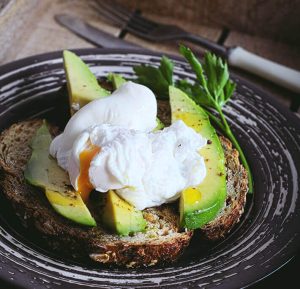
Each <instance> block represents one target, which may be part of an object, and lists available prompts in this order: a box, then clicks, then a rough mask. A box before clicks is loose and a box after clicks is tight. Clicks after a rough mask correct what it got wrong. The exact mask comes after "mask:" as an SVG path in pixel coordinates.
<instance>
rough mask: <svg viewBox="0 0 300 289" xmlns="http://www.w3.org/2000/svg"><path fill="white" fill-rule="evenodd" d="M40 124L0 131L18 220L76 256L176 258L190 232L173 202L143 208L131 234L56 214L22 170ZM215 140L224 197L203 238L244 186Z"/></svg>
mask: <svg viewBox="0 0 300 289" xmlns="http://www.w3.org/2000/svg"><path fill="white" fill-rule="evenodd" d="M41 124H42V121H41V120H30V121H24V122H20V123H17V124H14V125H12V126H11V127H10V128H8V129H7V130H6V131H4V132H2V134H1V136H0V168H1V172H0V186H1V187H2V188H3V190H2V191H3V194H4V195H5V196H6V198H7V199H8V200H9V201H10V202H11V204H12V205H13V207H14V209H15V211H16V213H17V215H18V216H19V217H20V219H21V220H22V223H24V225H26V226H27V227H32V228H36V229H37V230H38V231H39V232H40V233H41V234H42V235H43V236H44V239H45V241H46V242H47V244H48V246H49V247H50V248H51V249H52V250H54V251H58V252H65V253H66V252H68V254H69V255H71V256H74V257H76V258H77V257H84V256H89V257H90V258H91V259H92V260H94V261H97V262H100V263H104V264H115V265H119V266H127V267H140V266H153V265H155V264H164V263H169V262H174V261H175V260H177V259H178V257H179V256H180V255H181V254H182V253H183V251H184V249H185V248H186V247H187V246H188V245H189V242H190V240H191V238H192V235H193V232H192V231H189V230H184V231H182V230H181V229H180V228H179V213H178V211H177V209H176V207H174V206H173V205H168V204H167V205H163V206H160V207H156V208H149V209H146V210H144V211H143V215H144V218H145V219H146V221H147V228H146V231H145V232H139V233H135V234H133V235H131V236H118V235H116V234H111V233H110V232H108V231H106V230H105V228H103V227H102V226H101V223H99V224H98V226H97V227H95V228H89V227H84V226H80V225H77V224H75V223H73V222H71V221H69V220H67V219H65V218H63V217H62V216H60V215H58V214H57V213H56V212H55V211H54V210H53V209H52V207H51V206H50V204H49V203H48V201H47V200H46V198H45V196H44V194H43V192H42V191H41V190H40V189H38V188H36V187H33V186H31V185H28V184H27V183H26V182H25V179H24V176H23V170H24V168H25V165H26V163H27V161H28V159H29V158H30V155H31V149H30V147H29V144H30V141H31V139H32V137H33V136H34V134H35V132H36V130H37V129H38V128H39V126H40V125H41ZM54 130H55V129H54ZM20 140H21V141H20ZM221 142H222V144H223V148H224V151H225V156H226V166H227V174H228V176H227V190H228V192H229V196H230V199H229V198H228V202H229V203H228V204H227V205H226V206H225V204H224V209H223V211H222V212H221V213H220V214H219V216H218V217H217V219H216V220H214V221H212V222H210V223H209V224H207V225H206V226H205V227H204V228H203V229H202V232H203V234H204V235H205V236H206V237H207V238H209V239H217V238H220V237H222V236H224V235H225V234H226V233H227V232H228V230H230V229H231V228H232V227H233V225H234V224H235V223H236V222H237V221H238V220H239V217H240V215H241V213H242V211H243V207H244V204H245V195H246V192H247V175H246V173H245V170H244V168H243V167H242V166H241V165H240V163H239V160H238V154H237V153H236V151H235V150H234V149H232V146H231V143H230V142H229V141H228V140H226V139H225V138H221ZM91 210H92V214H93V215H94V216H95V218H96V219H97V220H99V219H101V218H99V217H97V215H98V214H99V210H93V209H92V208H91Z"/></svg>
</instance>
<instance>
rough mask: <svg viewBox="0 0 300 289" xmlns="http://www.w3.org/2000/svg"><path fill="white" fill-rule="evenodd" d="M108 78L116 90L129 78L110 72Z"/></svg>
mask: <svg viewBox="0 0 300 289" xmlns="http://www.w3.org/2000/svg"><path fill="white" fill-rule="evenodd" d="M107 79H108V80H109V81H110V82H112V85H113V88H114V90H116V89H118V88H119V87H120V86H121V85H122V84H123V83H125V82H126V81H127V80H126V79H125V78H124V77H123V76H122V75H120V74H116V73H109V74H108V76H107Z"/></svg>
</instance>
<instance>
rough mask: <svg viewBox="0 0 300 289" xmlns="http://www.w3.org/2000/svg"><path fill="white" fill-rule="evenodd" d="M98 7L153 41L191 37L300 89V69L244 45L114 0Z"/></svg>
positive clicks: (234, 63) (109, 17)
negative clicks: (185, 27) (152, 17)
mask: <svg viewBox="0 0 300 289" xmlns="http://www.w3.org/2000/svg"><path fill="white" fill-rule="evenodd" d="M94 3H95V4H94V8H95V9H97V11H98V12H99V14H101V15H102V16H103V17H105V18H106V19H107V20H109V21H110V22H113V23H114V24H117V25H118V26H120V27H122V28H125V29H126V30H127V31H128V32H130V33H132V34H134V35H136V36H138V37H141V38H144V39H146V40H149V41H157V42H161V41H168V40H169V41H170V40H187V41H190V42H193V43H195V44H198V45H200V46H202V47H204V48H206V49H208V50H210V51H212V52H214V53H215V54H217V55H219V56H221V57H223V58H225V59H227V61H228V63H229V64H230V65H232V66H235V67H238V68H241V69H243V70H246V71H248V72H251V73H253V74H256V75H259V76H261V77H262V78H265V79H268V80H270V81H272V82H274V83H276V84H278V85H281V86H283V87H285V88H288V89H290V90H292V91H294V92H297V93H300V72H299V71H297V70H294V69H292V68H289V67H286V66H284V65H281V64H278V63H276V62H273V61H270V60H268V59H266V58H263V57H261V56H258V55H256V54H254V53H252V52H250V51H247V50H246V49H244V48H242V47H239V46H237V47H225V46H222V45H219V44H217V43H215V42H213V41H210V40H208V39H206V38H204V37H201V36H197V35H194V34H191V33H189V32H187V31H185V30H183V29H182V28H180V27H178V26H175V25H166V24H162V23H158V22H155V21H152V20H150V19H147V18H145V17H143V16H141V15H139V14H138V13H133V12H131V11H129V10H127V9H126V8H124V7H122V6H120V5H118V4H116V3H115V2H113V1H110V3H109V4H108V3H107V2H105V1H97V2H94Z"/></svg>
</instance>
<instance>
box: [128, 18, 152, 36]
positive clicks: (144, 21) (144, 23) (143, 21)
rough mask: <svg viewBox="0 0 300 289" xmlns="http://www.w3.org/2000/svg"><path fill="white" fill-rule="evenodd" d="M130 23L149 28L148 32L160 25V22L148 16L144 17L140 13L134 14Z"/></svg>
mask: <svg viewBox="0 0 300 289" xmlns="http://www.w3.org/2000/svg"><path fill="white" fill-rule="evenodd" d="M128 25H132V26H135V27H136V28H137V29H138V28H141V29H143V30H147V31H148V32H149V31H151V30H152V29H154V28H156V27H157V26H158V24H157V23H155V22H154V21H152V20H148V19H147V18H144V17H142V16H140V15H134V16H133V17H132V18H131V19H130V21H129V23H128Z"/></svg>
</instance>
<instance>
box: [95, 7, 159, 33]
mask: <svg viewBox="0 0 300 289" xmlns="http://www.w3.org/2000/svg"><path fill="white" fill-rule="evenodd" d="M112 2H113V4H112V3H107V2H104V1H97V4H98V9H97V10H98V11H99V12H100V13H101V14H102V15H103V14H104V11H105V12H107V13H105V14H104V16H105V17H107V16H108V15H107V14H110V16H111V17H110V19H112V18H114V19H115V22H116V21H118V22H119V23H120V22H121V21H122V25H123V26H125V24H127V27H128V26H130V28H132V30H138V31H140V32H141V33H148V32H149V31H150V30H152V29H154V28H155V27H157V26H158V24H157V23H156V22H154V21H152V20H149V19H146V18H144V17H143V16H140V15H138V14H137V13H134V12H130V11H129V10H127V9H126V8H125V7H123V6H121V5H119V4H116V3H115V2H114V1H112ZM100 7H101V8H102V9H99V8H100ZM112 15H113V16H114V17H112ZM116 17H117V18H118V17H119V18H120V19H121V21H120V19H116Z"/></svg>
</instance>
